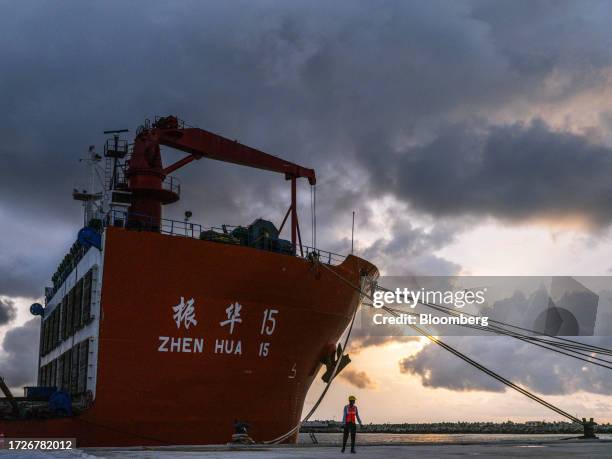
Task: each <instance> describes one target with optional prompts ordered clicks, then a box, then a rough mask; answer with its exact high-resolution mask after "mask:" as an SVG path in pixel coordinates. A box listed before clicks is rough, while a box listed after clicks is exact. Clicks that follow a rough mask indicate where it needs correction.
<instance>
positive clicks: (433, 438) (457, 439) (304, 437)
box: [298, 432, 612, 445]
mask: <svg viewBox="0 0 612 459" xmlns="http://www.w3.org/2000/svg"><path fill="white" fill-rule="evenodd" d="M315 436H316V438H317V440H318V441H319V443H320V444H322V445H339V444H341V443H342V434H341V433H317V434H315ZM577 436H579V435H578V434H418V433H417V434H400V433H398V434H387V433H359V432H357V442H358V443H361V444H401V443H439V444H442V443H450V444H462V443H539V442H544V441H563V440H564V439H566V438H575V437H577ZM598 436H599V438H600V439H602V440H612V434H598ZM349 441H350V439H349ZM298 442H299V443H312V440H311V439H310V437H309V435H308V434H304V433H301V434H300V436H299V439H298Z"/></svg>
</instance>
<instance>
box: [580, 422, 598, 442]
mask: <svg viewBox="0 0 612 459" xmlns="http://www.w3.org/2000/svg"><path fill="white" fill-rule="evenodd" d="M596 425H597V423H596V422H594V421H593V418H591V419H590V420H588V421H587V420H586V418H582V428H583V429H584V434H583V435H582V437H580V438H583V439H588V438H595V439H596V438H599V437H597V435H595V426H596Z"/></svg>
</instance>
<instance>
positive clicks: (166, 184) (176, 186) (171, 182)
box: [162, 175, 181, 196]
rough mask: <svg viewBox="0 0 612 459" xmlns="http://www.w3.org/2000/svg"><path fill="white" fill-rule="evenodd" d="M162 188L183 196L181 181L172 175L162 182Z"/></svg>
mask: <svg viewBox="0 0 612 459" xmlns="http://www.w3.org/2000/svg"><path fill="white" fill-rule="evenodd" d="M162 188H163V189H164V190H170V191H172V192H173V193H176V194H177V195H179V196H180V195H181V181H180V180H179V179H177V178H176V177H173V176H172V175H167V176H166V178H164V179H163V180H162Z"/></svg>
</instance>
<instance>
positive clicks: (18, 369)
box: [0, 318, 40, 387]
mask: <svg viewBox="0 0 612 459" xmlns="http://www.w3.org/2000/svg"><path fill="white" fill-rule="evenodd" d="M39 333H40V319H38V318H36V319H32V320H30V321H29V322H26V323H25V324H23V325H22V326H20V327H16V328H13V329H12V330H9V331H8V332H6V335H4V340H3V342H2V359H0V376H2V377H3V378H4V380H5V381H6V383H7V385H8V386H9V387H20V386H26V385H33V384H36V367H37V366H38V338H39Z"/></svg>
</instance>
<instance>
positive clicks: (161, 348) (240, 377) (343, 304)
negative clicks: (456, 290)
mask: <svg viewBox="0 0 612 459" xmlns="http://www.w3.org/2000/svg"><path fill="white" fill-rule="evenodd" d="M330 268H331V269H332V270H333V271H335V272H336V273H338V274H340V276H342V277H343V278H346V279H348V280H349V281H350V282H351V283H352V284H355V285H358V284H359V280H360V276H361V274H367V275H370V276H375V275H376V274H377V272H376V268H375V267H374V266H373V265H372V264H370V263H368V262H367V261H364V260H362V259H360V258H357V257H354V256H349V257H348V258H347V259H346V260H345V261H344V262H343V263H342V264H341V265H339V266H332V267H330ZM190 300H193V301H192V303H190V304H191V305H192V306H193V310H192V312H193V315H191V319H192V320H191V321H190V320H189V317H190V315H189V314H187V315H183V316H180V315H179V316H178V320H177V316H175V314H176V309H174V308H175V307H178V306H179V305H181V304H189V302H190ZM358 302H359V294H358V293H357V292H356V291H355V290H354V289H353V288H352V287H351V286H350V285H348V284H347V283H346V282H343V281H342V280H341V279H340V278H339V277H338V276H336V275H334V274H333V273H332V272H330V271H329V270H327V269H325V268H323V267H321V266H317V265H316V264H313V263H312V262H310V261H308V260H305V259H301V258H298V257H293V256H288V255H281V254H278V253H273V252H267V251H264V250H258V249H253V248H249V247H242V246H236V245H229V244H221V243H216V242H209V241H200V240H194V239H190V238H182V237H177V236H165V235H160V234H157V233H151V232H135V231H127V230H124V229H118V228H108V229H107V231H106V239H105V249H104V266H103V281H102V296H101V316H100V328H99V346H98V360H97V369H96V378H97V382H96V391H95V398H94V401H93V403H92V405H91V407H90V408H89V409H87V410H86V411H85V412H83V413H81V414H79V415H77V416H73V417H70V418H61V419H49V420H19V421H0V432H3V433H4V435H5V436H6V437H73V438H77V444H78V445H79V446H135V445H173V444H220V443H226V442H228V441H229V440H230V439H231V436H232V433H233V424H234V422H235V421H236V420H240V421H244V422H246V423H248V424H249V426H250V428H249V435H250V436H251V437H252V438H253V439H254V440H255V441H257V442H261V441H267V440H272V439H274V438H276V437H278V436H280V435H282V434H284V433H286V432H287V431H289V430H290V429H292V428H293V427H294V426H295V425H296V424H297V423H298V422H299V420H300V415H301V412H302V408H303V404H304V399H305V397H306V393H307V391H308V389H309V387H310V385H311V383H312V381H313V379H314V378H315V376H316V374H317V372H318V370H319V368H320V365H321V364H320V361H321V358H322V356H323V355H324V354H325V352H327V351H329V349H330V346H334V345H335V343H336V342H337V340H338V339H339V338H340V336H341V334H342V332H343V331H344V330H345V329H346V327H347V325H348V324H349V322H350V320H351V317H352V315H353V313H354V312H355V310H356V308H357V307H358ZM236 303H238V304H239V305H240V306H239V316H238V317H236V316H234V319H237V318H239V319H240V321H238V320H235V321H234V322H233V329H232V323H231V321H230V319H231V312H232V311H234V312H235V311H236V309H237V308H236V307H234V309H233V310H231V309H230V310H229V311H228V308H230V306H235V305H236ZM180 309H181V308H179V310H180ZM184 311H185V310H183V312H184ZM273 311H276V312H273ZM332 349H333V347H332ZM292 440H293V441H294V440H295V435H294V436H293V437H292V438H291V439H290V441H292Z"/></svg>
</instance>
